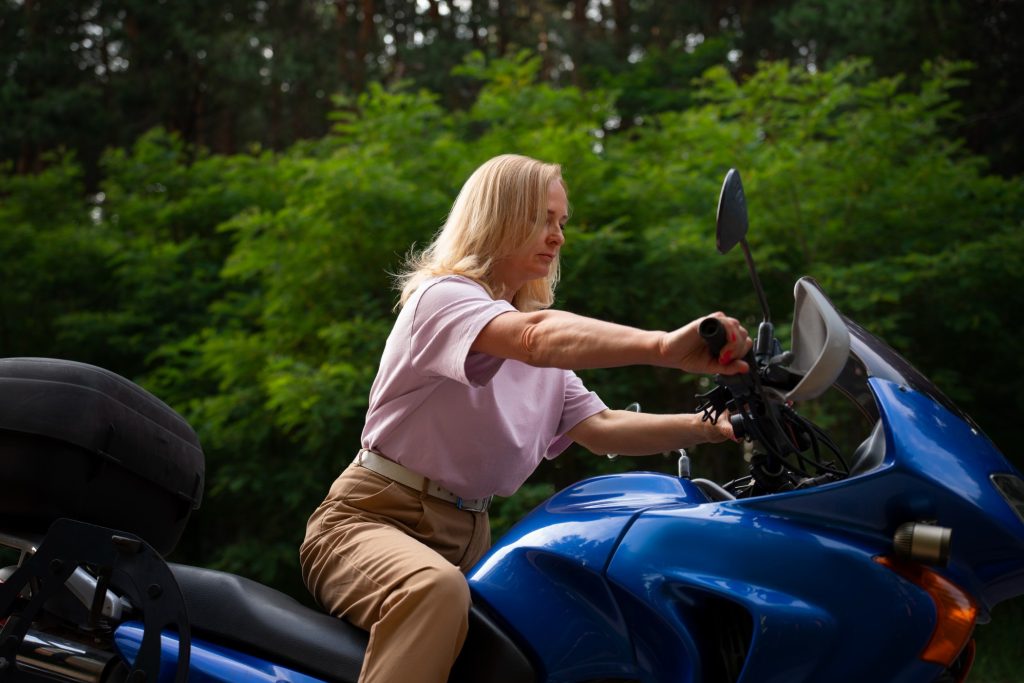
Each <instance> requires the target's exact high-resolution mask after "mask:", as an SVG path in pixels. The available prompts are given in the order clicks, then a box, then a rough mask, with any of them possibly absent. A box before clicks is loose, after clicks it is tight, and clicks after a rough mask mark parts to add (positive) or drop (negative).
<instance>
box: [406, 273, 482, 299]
mask: <svg viewBox="0 0 1024 683" xmlns="http://www.w3.org/2000/svg"><path fill="white" fill-rule="evenodd" d="M428 292H429V293H430V296H431V297H434V296H446V297H457V298H463V297H473V298H488V299H490V298H491V295H490V294H489V293H488V291H487V288H485V287H484V286H483V285H482V284H480V283H479V282H477V281H476V280H474V279H472V278H469V277H466V276H465V275H455V274H447V275H436V276H434V277H431V278H429V279H427V280H424V281H423V284H421V285H420V286H419V289H418V290H417V291H416V295H418V296H419V298H422V297H423V296H425V295H427V293H428Z"/></svg>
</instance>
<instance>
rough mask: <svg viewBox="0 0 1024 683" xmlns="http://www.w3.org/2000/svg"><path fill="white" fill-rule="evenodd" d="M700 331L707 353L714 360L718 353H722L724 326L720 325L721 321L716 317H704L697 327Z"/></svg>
mask: <svg viewBox="0 0 1024 683" xmlns="http://www.w3.org/2000/svg"><path fill="white" fill-rule="evenodd" d="M697 331H698V332H699V333H700V336H701V339H703V340H704V343H705V344H707V347H708V353H710V354H711V357H712V358H714V359H715V360H718V355H719V354H720V353H722V347H724V346H725V342H726V341H727V340H726V337H725V326H724V325H722V321H721V320H719V319H718V318H704V319H703V320H701V321H700V327H699V328H697Z"/></svg>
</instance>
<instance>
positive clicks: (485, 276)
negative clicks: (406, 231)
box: [397, 154, 568, 311]
mask: <svg viewBox="0 0 1024 683" xmlns="http://www.w3.org/2000/svg"><path fill="white" fill-rule="evenodd" d="M556 180H557V181H559V182H560V183H562V187H563V188H564V187H565V181H563V180H562V168H561V166H559V165H558V164H548V163H544V162H542V161H538V160H536V159H531V158H530V157H525V156H520V155H517V154H503V155H501V156H497V157H494V158H493V159H491V160H489V161H487V162H485V163H484V164H483V165H481V166H480V167H479V168H477V169H476V171H474V172H473V174H472V175H471V176H470V177H469V179H468V180H467V181H466V183H465V184H464V185H463V186H462V190H460V191H459V195H458V197H456V198H455V203H454V204H453V205H452V209H451V211H450V212H449V214H448V218H447V220H446V221H445V223H444V225H443V226H442V227H441V229H440V231H438V233H437V235H436V236H435V237H434V241H433V242H431V243H430V244H429V245H428V246H427V247H426V248H425V249H423V251H421V252H419V253H410V255H409V256H408V258H407V259H406V263H405V267H404V269H403V271H402V272H401V273H399V275H398V276H397V286H398V288H399V289H401V292H402V294H401V297H400V299H399V302H398V306H399V307H400V306H404V305H405V302H406V301H408V300H409V297H411V296H412V294H413V292H415V291H416V288H417V287H419V286H420V285H421V284H422V283H423V281H424V280H427V279H428V278H431V277H435V276H438V275H462V276H464V277H468V278H470V279H473V280H475V281H477V282H479V283H480V284H481V285H483V286H484V287H485V288H486V289H487V291H488V293H489V294H490V295H491V296H492V297H493V296H495V292H494V290H493V287H492V285H493V283H492V282H491V281H490V280H491V275H492V269H493V267H494V264H495V263H496V262H497V261H498V260H499V259H501V258H503V257H505V256H509V255H511V254H513V253H514V252H515V251H516V250H518V249H519V248H520V247H522V246H523V245H524V244H526V243H527V242H528V241H529V240H530V239H532V238H533V237H535V236H536V235H537V233H538V231H540V230H543V229H544V226H545V222H546V220H547V198H548V191H549V189H550V186H551V183H552V182H553V181H556ZM567 192H568V190H567ZM558 275H559V267H558V259H557V258H556V259H555V262H554V263H552V265H551V269H550V271H549V273H548V276H547V277H546V278H538V279H536V280H530V281H529V282H527V283H526V284H524V285H523V286H522V287H521V288H520V290H519V291H518V292H516V294H515V296H514V298H513V299H512V305H513V306H515V307H516V308H518V309H519V310H521V311H535V310H539V309H541V308H547V307H548V306H550V305H551V304H552V302H553V301H554V299H555V285H556V284H557V283H558ZM498 294H499V295H500V294H501V292H498Z"/></svg>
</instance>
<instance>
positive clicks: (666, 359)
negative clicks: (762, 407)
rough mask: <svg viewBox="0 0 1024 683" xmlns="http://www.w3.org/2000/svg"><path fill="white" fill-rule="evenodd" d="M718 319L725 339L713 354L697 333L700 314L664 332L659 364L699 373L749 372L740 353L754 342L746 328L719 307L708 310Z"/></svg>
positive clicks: (749, 347) (751, 346)
mask: <svg viewBox="0 0 1024 683" xmlns="http://www.w3.org/2000/svg"><path fill="white" fill-rule="evenodd" d="M711 316H713V317H716V318H718V319H719V322H721V324H722V327H723V328H724V329H725V338H726V343H725V345H724V346H723V347H722V350H721V351H720V352H719V354H718V357H717V358H714V357H712V356H711V353H710V351H708V347H707V344H706V343H705V341H704V339H703V337H701V336H700V332H699V328H700V323H701V321H702V320H704V318H698V319H697V320H694V321H693V322H691V323H689V324H687V325H684V326H683V327H680V328H679V329H677V330H674V331H672V332H666V333H665V335H664V337H663V338H662V342H661V354H662V358H663V363H662V364H663V365H667V366H669V367H676V368H679V369H680V370H685V371H687V372H695V373H703V374H709V375H710V374H716V373H717V374H722V375H735V374H739V373H741V372H749V370H750V367H749V366H748V365H747V363H746V361H744V360H743V357H744V356H746V355H747V352H748V351H750V349H751V348H753V346H754V341H753V340H752V339H751V338H750V335H749V334H748V333H747V330H746V328H745V327H743V325H741V324H740V321H739V320H737V319H736V318H730V317H729V316H727V315H726V314H725V313H722V312H721V311H716V312H714V313H712V314H711Z"/></svg>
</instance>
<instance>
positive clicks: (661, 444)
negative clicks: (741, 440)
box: [568, 410, 736, 455]
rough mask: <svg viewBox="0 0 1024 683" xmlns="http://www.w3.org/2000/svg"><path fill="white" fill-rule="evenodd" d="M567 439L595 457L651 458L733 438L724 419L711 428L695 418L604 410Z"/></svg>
mask: <svg viewBox="0 0 1024 683" xmlns="http://www.w3.org/2000/svg"><path fill="white" fill-rule="evenodd" d="M568 436H569V437H570V438H571V439H572V440H573V441H575V442H576V443H578V444H580V445H581V446H583V447H584V448H586V449H587V450H589V451H591V452H593V453H597V454H599V455H603V454H605V453H618V454H620V455H651V454H653V453H662V452H664V451H671V450H675V449H677V448H690V447H691V446H695V445H697V444H700V443H718V442H721V441H727V440H729V439H733V440H735V438H736V437H735V436H734V435H733V432H732V425H731V424H730V423H729V419H728V415H723V416H720V417H719V419H718V423H717V424H711V422H710V421H702V420H701V416H700V415H697V414H688V413H680V414H670V415H656V414H654V413H635V412H633V411H630V410H604V411H601V412H600V413H596V414H594V415H591V416H590V417H588V418H587V419H585V420H583V421H582V422H580V423H579V424H577V425H576V426H575V427H573V428H572V429H570V430H569V432H568Z"/></svg>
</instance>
